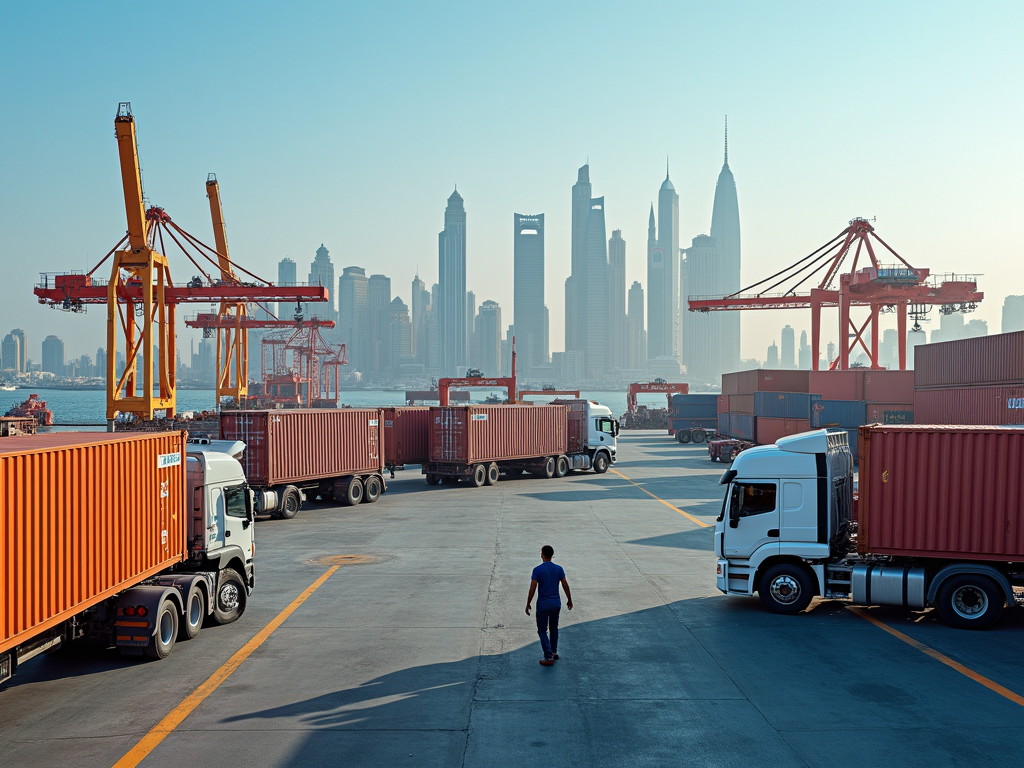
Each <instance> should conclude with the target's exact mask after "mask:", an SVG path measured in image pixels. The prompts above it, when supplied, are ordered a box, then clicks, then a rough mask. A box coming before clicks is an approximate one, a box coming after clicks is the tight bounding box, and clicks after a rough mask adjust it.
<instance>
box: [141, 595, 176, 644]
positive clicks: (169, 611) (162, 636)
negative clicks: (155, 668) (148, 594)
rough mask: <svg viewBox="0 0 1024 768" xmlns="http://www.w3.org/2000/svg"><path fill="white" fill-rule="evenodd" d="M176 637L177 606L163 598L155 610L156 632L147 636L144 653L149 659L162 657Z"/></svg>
mask: <svg viewBox="0 0 1024 768" xmlns="http://www.w3.org/2000/svg"><path fill="white" fill-rule="evenodd" d="M177 637H178V606H177V605H175V604H174V601H173V600H168V599H167V598H164V600H163V602H161V603H160V608H159V609H158V610H157V612H156V632H154V633H153V636H152V637H151V638H149V645H147V646H146V650H145V654H146V655H147V656H149V658H151V659H164V658H167V656H168V654H170V652H171V649H172V648H173V647H174V641H175V639H177Z"/></svg>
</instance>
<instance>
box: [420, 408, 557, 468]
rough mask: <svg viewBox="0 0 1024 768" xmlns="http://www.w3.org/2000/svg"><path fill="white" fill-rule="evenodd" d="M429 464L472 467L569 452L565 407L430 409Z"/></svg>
mask: <svg viewBox="0 0 1024 768" xmlns="http://www.w3.org/2000/svg"><path fill="white" fill-rule="evenodd" d="M430 417H431V424H430V460H431V461H432V462H436V463H439V464H459V465H472V464H482V463H488V462H496V461H514V460H524V459H533V458H538V457H543V456H558V455H561V454H564V453H566V452H567V448H568V432H567V423H568V419H567V413H566V406H564V405H523V404H521V403H519V404H511V405H468V406H465V405H463V406H440V407H432V408H431V409H430Z"/></svg>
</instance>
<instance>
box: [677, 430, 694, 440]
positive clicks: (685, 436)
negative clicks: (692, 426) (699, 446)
mask: <svg viewBox="0 0 1024 768" xmlns="http://www.w3.org/2000/svg"><path fill="white" fill-rule="evenodd" d="M690 438H691V434H690V430H688V429H681V430H679V431H678V432H676V440H678V441H679V442H680V443H688V442H690Z"/></svg>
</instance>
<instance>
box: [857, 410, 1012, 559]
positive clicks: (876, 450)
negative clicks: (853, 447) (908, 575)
mask: <svg viewBox="0 0 1024 768" xmlns="http://www.w3.org/2000/svg"><path fill="white" fill-rule="evenodd" d="M860 458H861V464H860V500H859V503H858V508H859V511H858V521H859V529H858V538H857V548H858V550H859V551H860V552H861V553H862V554H865V553H872V554H876V555H904V556H910V557H914V556H921V557H927V558H956V559H965V560H993V561H1003V562H1006V561H1018V562H1019V561H1022V560H1024V502H1022V499H1024V430H1022V429H1013V428H1009V429H1007V428H999V427H935V426H926V425H916V426H878V425H872V426H864V427H861V429H860Z"/></svg>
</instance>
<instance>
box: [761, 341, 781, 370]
mask: <svg viewBox="0 0 1024 768" xmlns="http://www.w3.org/2000/svg"><path fill="white" fill-rule="evenodd" d="M764 367H765V368H782V367H784V366H781V365H779V348H778V347H777V346H776V345H775V342H774V341H773V342H772V343H771V344H769V345H768V358H767V359H766V360H765V363H764Z"/></svg>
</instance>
